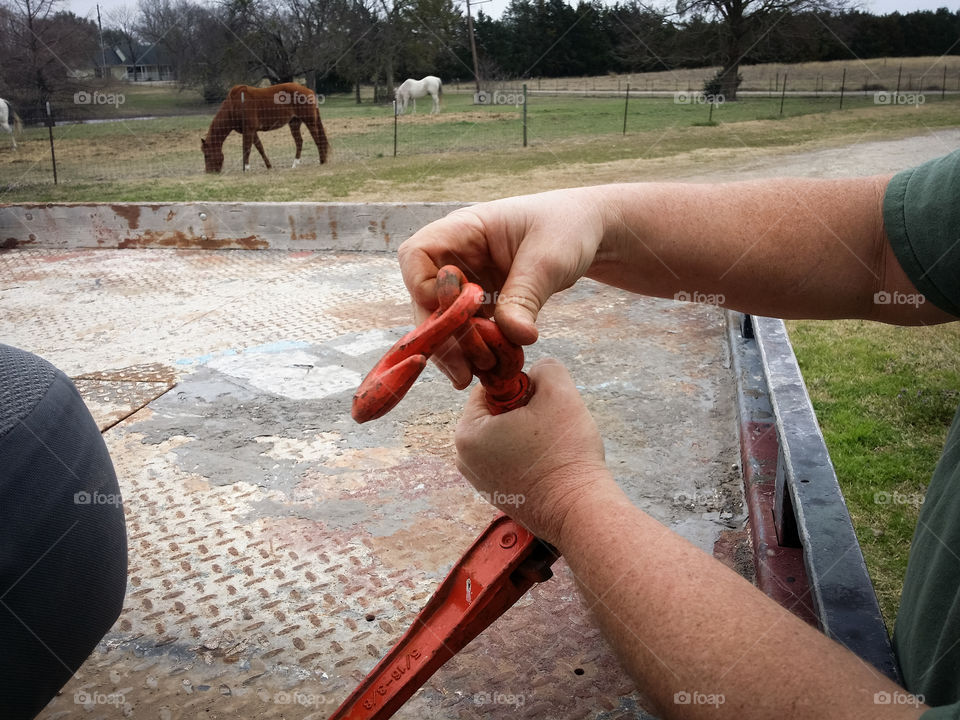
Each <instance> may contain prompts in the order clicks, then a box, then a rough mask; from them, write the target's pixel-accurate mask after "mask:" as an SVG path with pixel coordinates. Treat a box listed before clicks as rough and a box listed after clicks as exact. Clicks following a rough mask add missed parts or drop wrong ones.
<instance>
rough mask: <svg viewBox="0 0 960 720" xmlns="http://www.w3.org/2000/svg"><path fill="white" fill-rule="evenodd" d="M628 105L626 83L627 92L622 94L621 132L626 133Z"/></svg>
mask: <svg viewBox="0 0 960 720" xmlns="http://www.w3.org/2000/svg"><path fill="white" fill-rule="evenodd" d="M629 105H630V83H627V94H626V95H624V96H623V134H624V135H626V134H627V107H629Z"/></svg>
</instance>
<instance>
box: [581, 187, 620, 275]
mask: <svg viewBox="0 0 960 720" xmlns="http://www.w3.org/2000/svg"><path fill="white" fill-rule="evenodd" d="M588 191H590V193H591V194H590V196H589V197H588V200H587V201H588V202H590V203H592V204H593V205H594V207H595V208H596V209H597V212H598V213H599V216H600V224H601V233H600V242H599V244H598V245H597V248H596V251H595V253H594V257H593V262H592V263H591V265H590V268H589V270H588V271H587V275H588V276H589V277H591V278H594V279H598V280H599V279H603V278H604V277H607V276H609V275H610V274H611V273H616V272H618V271H620V272H622V270H623V267H622V266H623V263H624V262H625V261H626V260H627V253H626V249H627V245H626V243H625V241H624V235H625V228H626V220H625V215H624V210H623V205H622V202H621V193H620V191H619V189H618V186H611V185H607V186H601V187H594V188H588Z"/></svg>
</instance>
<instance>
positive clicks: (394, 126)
mask: <svg viewBox="0 0 960 720" xmlns="http://www.w3.org/2000/svg"><path fill="white" fill-rule="evenodd" d="M393 156H394V157H396V156H397V99H396V98H394V99H393Z"/></svg>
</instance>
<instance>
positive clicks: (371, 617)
mask: <svg viewBox="0 0 960 720" xmlns="http://www.w3.org/2000/svg"><path fill="white" fill-rule="evenodd" d="M363 619H364V620H366V621H367V622H373V621H374V620H376V619H377V616H376V615H374V614H373V613H367V614H366V615H365V616H364V618H363Z"/></svg>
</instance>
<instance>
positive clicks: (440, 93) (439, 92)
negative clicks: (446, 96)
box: [437, 78, 443, 97]
mask: <svg viewBox="0 0 960 720" xmlns="http://www.w3.org/2000/svg"><path fill="white" fill-rule="evenodd" d="M437 95H438V96H439V97H443V80H441V79H440V78H437Z"/></svg>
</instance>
